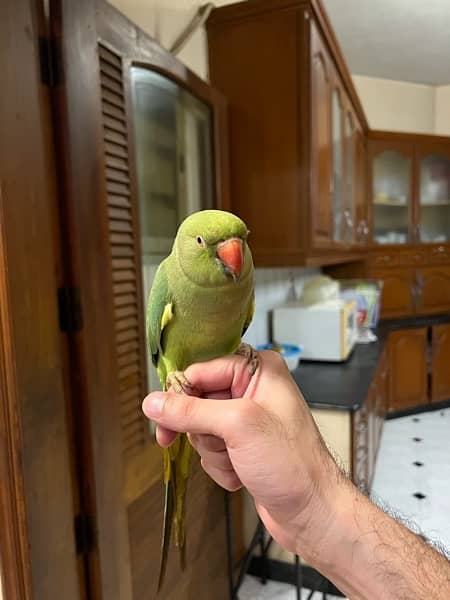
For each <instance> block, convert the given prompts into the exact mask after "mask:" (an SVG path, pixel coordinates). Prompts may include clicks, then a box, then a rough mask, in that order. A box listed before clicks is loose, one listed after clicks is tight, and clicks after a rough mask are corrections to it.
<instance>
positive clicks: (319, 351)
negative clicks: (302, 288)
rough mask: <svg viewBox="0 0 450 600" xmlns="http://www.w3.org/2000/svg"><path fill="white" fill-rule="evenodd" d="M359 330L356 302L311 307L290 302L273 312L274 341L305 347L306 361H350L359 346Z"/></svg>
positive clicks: (313, 305)
mask: <svg viewBox="0 0 450 600" xmlns="http://www.w3.org/2000/svg"><path fill="white" fill-rule="evenodd" d="M357 330H358V321H357V309H356V302H355V301H353V300H351V301H347V300H340V299H337V300H328V301H326V302H320V303H317V304H312V305H309V306H306V305H304V304H300V303H299V302H290V303H288V304H285V305H283V306H280V307H278V308H275V309H274V311H273V338H274V340H275V341H276V342H279V343H281V342H283V343H286V344H295V345H297V346H299V345H300V346H302V348H303V353H302V360H322V361H333V362H340V361H344V360H346V359H347V358H348V356H349V355H350V353H351V351H352V349H353V346H354V345H355V343H356V339H357V333H358V331H357Z"/></svg>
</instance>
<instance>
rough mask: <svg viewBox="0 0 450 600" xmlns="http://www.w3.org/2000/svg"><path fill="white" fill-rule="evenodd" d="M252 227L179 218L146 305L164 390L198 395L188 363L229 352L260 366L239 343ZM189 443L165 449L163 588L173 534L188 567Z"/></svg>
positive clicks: (209, 217) (217, 216)
mask: <svg viewBox="0 0 450 600" xmlns="http://www.w3.org/2000/svg"><path fill="white" fill-rule="evenodd" d="M247 235H248V230H247V227H246V225H245V223H244V222H243V221H241V219H239V218H238V217H236V216H235V215H233V214H231V213H228V212H224V211H220V210H204V211H200V212H196V213H194V214H192V215H190V216H189V217H187V218H186V219H185V220H184V221H183V223H181V225H180V227H179V229H178V232H177V235H176V238H175V241H174V243H173V247H172V251H171V253H170V255H169V256H168V257H167V258H166V259H165V260H164V261H163V262H162V263H161V264H160V266H159V267H158V270H157V272H156V275H155V279H154V281H153V285H152V289H151V291H150V295H149V299H148V307H147V338H148V343H149V346H150V352H151V356H152V361H153V364H154V365H155V366H156V369H157V372H158V376H159V379H160V381H161V385H162V387H163V389H164V390H167V389H168V388H169V387H170V386H172V388H173V389H174V390H175V391H176V392H185V393H193V388H192V387H191V385H190V383H189V381H188V380H187V379H186V377H185V376H184V374H183V371H184V370H185V369H186V368H187V367H188V366H189V365H191V364H193V363H196V362H202V361H207V360H210V359H213V358H216V357H219V356H223V355H226V354H232V353H239V354H243V355H244V356H246V357H247V360H248V362H249V368H250V370H251V372H252V373H254V371H255V370H256V368H257V366H258V357H257V354H256V352H255V351H254V350H253V348H252V347H251V346H249V345H247V344H241V337H242V335H243V334H244V332H245V331H246V329H247V327H248V326H249V324H250V322H251V320H252V317H253V312H254V306H255V300H254V289H253V261H252V255H251V252H250V249H249V247H248V245H247ZM192 452H193V449H192V446H191V445H190V444H189V442H188V439H187V436H186V435H185V434H180V435H178V436H177V438H176V440H175V442H174V443H173V444H172V445H171V446H170V447H169V448H167V449H164V485H165V499H164V522H163V532H162V543H161V565H160V573H159V581H158V591H159V590H160V589H161V586H162V583H163V580H164V574H165V570H166V565H167V556H168V551H169V543H170V537H171V532H172V526H173V527H174V529H175V544H176V546H177V547H178V549H179V555H180V564H181V568H182V569H184V567H185V547H186V533H185V498H186V487H187V481H188V478H189V470H190V462H191V457H192Z"/></svg>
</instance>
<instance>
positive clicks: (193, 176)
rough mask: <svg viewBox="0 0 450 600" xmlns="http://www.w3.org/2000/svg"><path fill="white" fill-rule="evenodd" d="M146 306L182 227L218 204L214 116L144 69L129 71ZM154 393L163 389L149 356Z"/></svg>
mask: <svg viewBox="0 0 450 600" xmlns="http://www.w3.org/2000/svg"><path fill="white" fill-rule="evenodd" d="M130 82H131V94H132V104H133V125H134V139H135V151H136V176H137V191H138V202H139V216H140V224H141V249H142V269H143V272H142V278H143V291H144V303H145V306H146V304H147V299H148V295H149V293H150V289H151V286H152V283H153V279H154V277H155V274H156V270H157V268H158V265H159V263H160V262H161V260H162V259H163V258H165V257H166V256H167V255H168V254H169V252H170V250H171V247H172V242H173V239H174V237H175V234H176V231H177V228H178V225H179V223H180V222H181V221H182V220H183V219H184V218H185V217H186V216H187V215H188V214H190V213H192V212H195V211H196V210H200V209H203V208H210V207H212V206H213V202H214V192H213V189H214V186H213V182H214V167H213V151H212V138H213V128H212V111H211V109H210V108H209V106H208V105H206V104H204V103H203V102H201V101H200V100H198V99H197V98H195V97H194V96H193V95H192V94H190V93H189V92H187V91H186V90H184V89H183V88H182V87H180V86H178V85H177V84H175V83H174V82H173V81H171V80H170V79H168V78H166V77H163V76H162V75H160V74H159V73H155V72H153V71H150V70H148V69H145V68H142V67H132V68H131V69H130ZM147 366H148V375H149V384H150V389H152V390H153V389H158V388H159V387H160V384H159V380H158V377H157V374H156V370H155V369H154V367H153V365H152V363H151V360H150V356H147Z"/></svg>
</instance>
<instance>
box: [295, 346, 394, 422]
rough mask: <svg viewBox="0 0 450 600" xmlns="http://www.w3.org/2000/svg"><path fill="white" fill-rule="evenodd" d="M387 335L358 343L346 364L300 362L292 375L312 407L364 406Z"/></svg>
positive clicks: (352, 407) (347, 407) (338, 408)
mask: <svg viewBox="0 0 450 600" xmlns="http://www.w3.org/2000/svg"><path fill="white" fill-rule="evenodd" d="M383 343H384V342H383V336H381V338H380V339H379V340H378V341H376V342H372V343H370V344H356V346H355V348H354V349H353V352H352V354H351V355H350V357H349V358H348V359H347V360H346V361H345V362H342V363H330V362H310V361H304V362H302V361H300V363H299V366H298V367H297V369H295V370H294V371H292V376H293V378H294V379H295V382H296V383H297V385H298V386H299V388H300V390H301V391H302V393H303V396H304V397H305V400H306V402H307V403H308V405H309V407H310V408H330V409H334V410H348V411H354V410H357V409H358V408H360V407H361V405H362V403H363V402H364V400H365V399H366V396H367V393H368V391H369V386H370V383H371V381H372V379H373V377H374V374H375V370H376V367H377V364H378V358H379V356H380V354H381V351H382V349H383Z"/></svg>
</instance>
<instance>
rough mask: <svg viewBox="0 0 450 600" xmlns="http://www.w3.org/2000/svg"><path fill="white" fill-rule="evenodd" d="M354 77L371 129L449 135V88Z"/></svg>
mask: <svg viewBox="0 0 450 600" xmlns="http://www.w3.org/2000/svg"><path fill="white" fill-rule="evenodd" d="M352 77H353V82H354V84H355V87H356V91H357V92H358V96H359V98H360V100H361V103H362V105H363V108H364V111H365V113H366V117H367V120H368V121H369V126H370V128H371V129H381V130H387V131H403V132H414V133H427V134H436V135H450V85H447V86H437V87H436V86H431V85H420V84H416V83H409V82H407V81H393V80H391V79H379V78H376V77H365V76H362V75H353V76H352Z"/></svg>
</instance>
